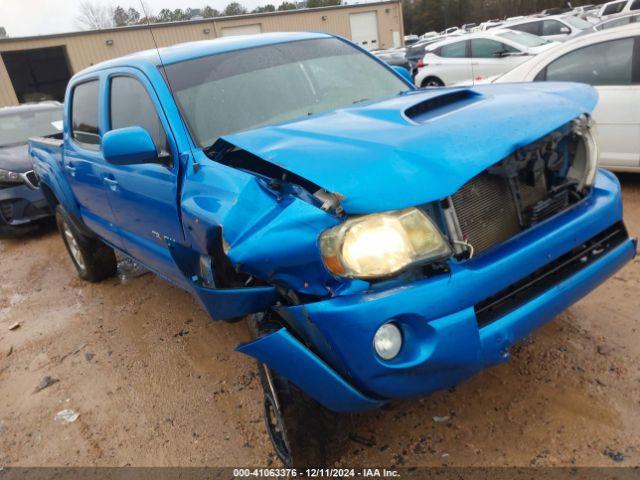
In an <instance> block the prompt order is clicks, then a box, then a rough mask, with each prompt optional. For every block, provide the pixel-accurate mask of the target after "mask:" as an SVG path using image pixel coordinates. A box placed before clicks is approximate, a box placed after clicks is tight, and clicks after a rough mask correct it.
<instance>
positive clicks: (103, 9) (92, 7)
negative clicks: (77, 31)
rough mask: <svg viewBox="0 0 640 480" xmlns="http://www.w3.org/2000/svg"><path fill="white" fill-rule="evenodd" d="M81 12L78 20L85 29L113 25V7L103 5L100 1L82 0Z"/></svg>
mask: <svg viewBox="0 0 640 480" xmlns="http://www.w3.org/2000/svg"><path fill="white" fill-rule="evenodd" d="M79 9H80V13H79V14H78V16H77V17H76V21H77V22H78V24H79V25H80V28H82V29H83V30H97V29H99V28H110V27H113V25H114V23H113V7H107V6H105V5H101V4H100V3H98V2H93V1H90V0H83V1H82V2H80V6H79Z"/></svg>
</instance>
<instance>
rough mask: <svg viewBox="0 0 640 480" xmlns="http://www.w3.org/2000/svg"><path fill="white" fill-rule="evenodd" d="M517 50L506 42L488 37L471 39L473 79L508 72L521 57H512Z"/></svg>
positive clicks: (521, 59) (519, 61)
mask: <svg viewBox="0 0 640 480" xmlns="http://www.w3.org/2000/svg"><path fill="white" fill-rule="evenodd" d="M516 53H520V51H519V50H517V49H516V48H514V47H512V46H511V45H507V44H506V43H502V42H499V41H497V40H491V39H489V38H475V39H473V40H471V68H472V70H473V79H474V80H482V79H485V78H488V77H492V76H494V75H500V74H501V73H505V72H508V71H509V70H511V69H512V68H513V67H514V66H515V65H516V64H517V63H521V62H522V61H523V58H522V57H514V56H513V54H516Z"/></svg>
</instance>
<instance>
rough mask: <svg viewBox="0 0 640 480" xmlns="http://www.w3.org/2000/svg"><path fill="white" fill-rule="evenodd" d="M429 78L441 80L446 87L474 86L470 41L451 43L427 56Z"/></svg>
mask: <svg viewBox="0 0 640 480" xmlns="http://www.w3.org/2000/svg"><path fill="white" fill-rule="evenodd" d="M424 63H425V67H424V68H425V69H426V71H427V76H435V77H437V78H439V79H441V80H442V81H443V82H444V84H445V85H453V84H462V85H472V84H473V71H472V70H471V58H469V41H468V40H461V41H459V42H453V43H449V44H447V45H443V46H442V47H440V48H438V49H437V50H435V51H434V52H433V53H430V54H427V55H425V58H424Z"/></svg>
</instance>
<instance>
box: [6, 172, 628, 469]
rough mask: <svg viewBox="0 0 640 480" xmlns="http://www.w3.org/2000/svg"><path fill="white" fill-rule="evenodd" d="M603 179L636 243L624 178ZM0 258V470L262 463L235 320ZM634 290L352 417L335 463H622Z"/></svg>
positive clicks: (140, 287) (36, 253)
mask: <svg viewBox="0 0 640 480" xmlns="http://www.w3.org/2000/svg"><path fill="white" fill-rule="evenodd" d="M621 180H622V182H623V189H624V200H625V215H626V222H627V225H628V227H629V229H630V231H631V233H632V234H633V235H636V236H638V235H640V175H637V176H633V175H624V176H621ZM0 260H1V265H2V268H1V269H0V465H5V466H9V465H15V466H44V465H47V466H48V465H56V466H66V465H69V466H88V465H92V466H123V465H134V466H195V465H198V466H200V465H207V466H278V465H279V464H278V461H277V460H276V458H275V456H274V454H273V453H272V452H271V447H270V444H269V441H268V438H267V434H266V433H265V430H264V426H263V420H262V410H261V401H262V397H261V390H260V387H259V381H258V379H257V377H256V373H255V364H254V363H253V362H252V361H251V360H250V359H248V358H246V357H244V356H243V355H241V354H238V353H235V352H234V351H233V348H234V347H235V346H236V345H237V344H238V343H239V342H242V341H245V340H247V339H248V333H247V331H246V327H245V325H244V323H238V324H233V325H231V324H226V323H222V322H220V323H212V322H210V321H209V320H208V318H207V315H206V314H205V313H204V312H203V311H202V310H201V309H200V308H199V306H198V305H197V304H196V302H195V301H194V300H193V299H192V298H191V297H190V296H189V295H188V294H187V293H184V292H182V291H180V290H178V289H176V288H174V287H172V286H170V285H168V284H167V283H165V282H164V281H162V280H160V279H159V278H157V277H155V276H154V275H150V274H149V275H144V276H141V277H138V278H134V279H129V280H126V281H121V280H120V279H117V278H114V279H111V280H108V281H106V282H103V283H101V284H96V285H93V284H88V283H85V282H82V281H80V280H79V279H78V278H77V277H76V275H75V272H74V270H73V267H72V265H71V262H70V260H69V259H68V258H67V253H66V251H65V250H64V247H63V245H62V241H61V240H60V238H59V236H58V234H57V232H55V231H49V232H46V233H43V234H40V235H38V236H36V237H32V238H28V239H23V240H13V241H0ZM639 288H640V261H639V260H638V259H636V260H635V261H634V262H633V263H632V264H629V265H628V266H627V267H626V268H625V269H624V270H623V271H621V272H619V273H618V274H617V275H616V276H615V277H613V278H612V279H610V280H609V281H608V282H607V283H606V284H605V285H603V286H601V287H600V288H599V289H598V290H597V291H596V292H594V293H592V294H591V295H590V296H588V297H587V298H586V299H584V300H582V301H581V302H579V303H578V304H577V305H575V306H573V307H572V308H571V309H570V310H569V311H567V312H565V313H563V314H562V315H560V316H559V317H558V318H557V319H556V320H555V321H554V322H551V323H549V324H548V325H547V326H545V327H544V328H543V329H541V330H540V331H539V332H537V333H536V334H535V335H534V336H533V338H531V339H529V340H528V341H526V342H524V343H523V344H521V345H520V346H518V347H517V348H516V349H515V350H514V351H513V358H512V360H511V361H510V362H509V363H508V364H505V365H502V366H499V367H496V368H493V369H491V370H488V371H485V372H483V373H481V374H479V375H477V376H476V377H474V378H473V379H471V380H470V381H468V382H466V383H464V384H462V385H460V386H458V387H457V388H456V389H454V390H452V391H448V392H440V393H437V394H435V395H432V396H430V397H428V398H424V399H422V400H419V401H417V400H416V401H406V402H399V403H394V404H392V405H390V406H387V407H385V408H383V409H380V410H377V411H374V412H371V413H368V414H364V415H358V416H355V417H354V418H352V419H350V420H349V421H348V422H347V423H346V425H348V428H349V436H350V440H349V441H348V442H347V444H346V446H345V448H344V449H343V451H342V454H341V455H340V456H339V458H338V459H337V460H336V465H339V466H352V467H358V466H361V467H362V466H367V467H368V466H380V467H391V466H432V465H436V466H439V465H454V466H472V465H473V466H489V465H491V466H493V465H499V466H503V465H517V466H529V465H538V466H548V465H553V466H557V465H565V466H610V465H623V466H632V465H634V466H637V465H640V332H639V331H638V329H639V328H640V322H639V320H640V295H639V294H638V293H639ZM16 322H19V324H20V326H19V328H17V329H15V330H10V326H11V325H13V324H14V323H16ZM45 376H50V377H51V379H52V380H57V381H56V382H55V383H53V384H52V385H50V386H48V387H47V388H44V389H43V390H41V391H38V392H36V391H35V390H36V388H37V387H38V385H39V384H40V382H41V381H42V380H43V378H44V377H45ZM64 409H72V410H73V411H75V412H77V413H79V417H78V418H77V420H76V421H75V422H73V423H63V422H59V421H54V416H55V415H56V413H58V412H59V411H61V410H64ZM433 417H448V419H443V418H437V420H441V421H435V420H434V418H433Z"/></svg>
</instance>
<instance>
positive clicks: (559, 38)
mask: <svg viewBox="0 0 640 480" xmlns="http://www.w3.org/2000/svg"><path fill="white" fill-rule="evenodd" d="M590 27H591V23H589V22H587V21H586V20H583V19H581V18H580V17H576V16H574V15H556V16H549V17H542V18H536V17H529V18H526V19H523V20H518V21H516V22H505V23H504V24H503V25H502V27H501V28H508V29H510V30H519V31H521V32H526V33H530V34H532V35H536V36H538V37H542V38H544V39H546V40H551V41H556V42H564V41H567V40H569V39H570V38H572V37H575V36H576V35H578V34H580V32H582V30H586V29H588V28H590Z"/></svg>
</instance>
